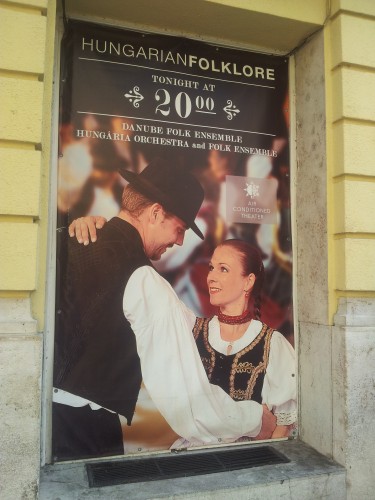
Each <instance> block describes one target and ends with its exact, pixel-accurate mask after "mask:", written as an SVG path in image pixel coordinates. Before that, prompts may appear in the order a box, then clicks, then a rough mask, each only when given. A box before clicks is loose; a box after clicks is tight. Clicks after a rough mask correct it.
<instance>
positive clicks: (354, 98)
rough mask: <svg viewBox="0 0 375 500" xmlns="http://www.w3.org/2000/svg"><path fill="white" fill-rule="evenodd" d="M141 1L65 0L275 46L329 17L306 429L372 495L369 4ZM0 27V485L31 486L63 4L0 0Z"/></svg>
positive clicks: (311, 83) (312, 94) (146, 24)
mask: <svg viewBox="0 0 375 500" xmlns="http://www.w3.org/2000/svg"><path fill="white" fill-rule="evenodd" d="M148 1H149V0H139V2H128V5H127V8H126V9H124V8H123V4H121V5H120V4H119V2H92V1H91V0H90V1H89V0H74V2H73V1H72V0H67V8H68V12H69V13H70V14H71V15H74V14H76V15H77V16H81V17H82V16H83V17H84V16H85V15H90V17H92V18H93V19H95V20H97V21H98V22H113V23H115V24H121V23H126V24H127V25H128V26H129V25H133V26H139V27H140V28H142V29H147V28H149V29H156V30H158V29H159V30H167V31H169V32H176V33H178V34H180V35H189V36H195V37H198V38H200V37H202V38H203V39H206V40H212V41H215V40H216V41H219V42H221V43H224V44H225V43H227V44H232V45H237V46H239V47H241V46H247V47H252V48H257V47H258V48H262V49H264V50H267V51H270V52H279V53H288V52H289V51H290V50H292V49H295V48H296V47H298V46H299V45H300V43H301V42H303V40H304V38H306V37H307V36H308V35H312V34H313V33H314V32H315V31H316V30H318V29H320V28H321V27H322V26H323V25H325V28H324V32H323V33H320V34H316V35H314V36H313V37H312V38H311V40H310V41H308V42H307V43H305V44H304V45H303V46H302V47H301V48H300V49H299V50H297V52H296V56H295V60H296V82H297V84H296V94H297V96H296V104H297V123H296V128H297V169H296V175H295V182H296V205H297V207H296V216H297V266H298V269H297V273H298V278H297V282H298V289H297V298H298V304H299V307H298V314H299V326H300V340H299V360H300V391H301V392H300V394H301V398H300V400H301V419H300V420H301V438H302V439H303V440H305V441H306V442H307V443H309V444H311V445H312V446H313V447H315V448H316V449H318V450H319V451H321V452H322V453H324V454H326V455H329V456H332V457H334V458H335V459H336V460H338V461H339V462H340V463H342V464H344V465H346V466H347V470H348V497H350V498H364V499H366V498H371V494H372V491H370V489H371V483H372V474H371V469H372V468H373V467H374V464H375V456H374V452H373V451H372V450H371V447H370V443H371V442H372V438H373V435H372V433H371V429H373V422H372V421H373V415H374V410H375V407H374V404H375V403H374V401H375V398H374V397H373V396H374V394H373V387H374V380H373V374H372V373H373V372H375V370H374V369H373V368H372V370H371V367H375V359H374V354H373V352H374V351H373V347H372V344H373V339H374V335H375V329H374V325H375V259H374V258H373V255H374V253H375V238H374V234H375V225H374V217H373V213H374V209H375V196H374V194H375V193H374V190H375V182H374V181H375V168H374V158H375V141H374V139H375V133H374V132H375V123H374V120H375V95H374V89H375V85H374V84H375V81H374V80H375V71H374V68H375V59H374V57H375V56H374V52H373V50H372V47H373V46H374V41H375V40H374V33H375V30H374V28H375V26H374V25H375V4H374V2H373V1H372V0H332V1H331V2H328V1H326V0H319V1H316V0H314V1H310V2H303V8H301V2H300V1H299V0H287V1H285V2H282V3H281V2H279V1H278V0H264V1H263V2H261V3H260V2H258V1H257V0H191V2H190V3H187V2H185V1H184V0H175V1H174V3H173V4H171V2H169V3H168V5H167V4H166V3H165V2H163V1H162V0H154V1H153V3H154V6H155V3H156V4H157V6H158V8H154V9H147V2H148ZM187 5H188V6H187ZM329 7H330V9H331V11H330V12H329ZM69 9H70V10H69ZM197 12H198V13H199V15H197ZM206 19H212V20H213V22H210V23H207V22H206V21H205V20H206ZM249 27H252V29H249ZM0 32H1V34H2V37H1V42H0V97H1V102H2V110H1V114H0V178H1V182H0V255H1V260H0V262H1V263H0V266H1V267H0V398H1V401H0V402H1V405H0V407H1V409H0V412H1V415H0V447H1V449H2V450H9V452H8V453H7V452H6V453H5V454H3V456H2V458H1V460H2V462H1V464H0V476H1V477H2V483H1V485H0V488H2V490H0V496H1V497H2V498H12V499H13V498H35V497H36V496H37V487H38V476H39V463H40V449H39V448H40V428H41V417H40V402H41V377H42V372H43V366H42V365H43V363H42V343H43V336H44V337H46V338H48V337H49V335H50V334H48V335H47V334H46V331H47V329H46V313H45V311H46V305H47V302H48V301H47V300H46V296H47V292H46V286H47V285H46V283H49V284H50V286H52V288H53V280H52V281H51V275H52V273H53V261H52V260H51V262H49V261H48V256H51V255H52V257H53V251H52V252H49V249H50V247H51V245H52V244H53V237H52V238H51V237H50V232H51V224H49V219H48V217H49V213H48V204H49V196H50V194H51V193H53V190H54V186H53V182H52V183H51V186H50V176H51V171H52V170H51V166H52V167H53V166H54V165H55V160H53V161H51V156H52V155H51V148H52V144H53V141H54V140H55V137H54V133H55V132H54V129H53V128H51V124H52V121H53V117H52V113H51V109H52V108H53V99H52V96H53V93H52V86H53V71H54V67H55V61H56V56H55V32H56V3H55V0H23V1H20V0H7V1H5V0H4V1H2V0H0ZM298 127H300V128H298ZM299 161H301V162H302V163H298V162H299ZM311 207H314V210H312V209H311ZM52 229H53V228H52ZM47 271H48V272H47ZM51 283H52V285H51ZM46 352H47V355H46V354H45V358H46V360H45V365H46V364H48V363H49V362H50V359H49V360H48V359H47V358H48V349H47V351H46ZM20 470H21V471H22V474H20V473H19V471H20Z"/></svg>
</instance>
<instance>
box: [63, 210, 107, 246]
mask: <svg viewBox="0 0 375 500" xmlns="http://www.w3.org/2000/svg"><path fill="white" fill-rule="evenodd" d="M106 222H107V219H105V218H104V217H101V216H100V215H99V216H94V215H90V216H87V217H80V218H79V219H76V220H74V221H73V222H72V223H71V224H70V226H69V236H70V237H71V238H73V237H74V236H75V237H76V238H77V241H78V243H83V244H84V245H88V244H89V243H90V239H91V241H92V242H93V243H94V242H95V241H96V230H97V229H101V228H102V227H103V226H104V224H105V223H106ZM89 236H90V238H89Z"/></svg>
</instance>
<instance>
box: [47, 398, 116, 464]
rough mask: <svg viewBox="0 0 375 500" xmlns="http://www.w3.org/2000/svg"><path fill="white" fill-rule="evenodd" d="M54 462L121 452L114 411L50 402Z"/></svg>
mask: <svg viewBox="0 0 375 500" xmlns="http://www.w3.org/2000/svg"><path fill="white" fill-rule="evenodd" d="M52 454H53V460H54V461H63V460H79V459H83V458H93V457H102V456H110V455H123V454H124V445H123V438H122V429H121V424H120V419H119V416H118V415H117V413H111V412H109V411H107V410H103V409H100V410H92V409H91V408H90V406H89V405H86V406H81V407H78V408H75V407H73V406H67V405H64V404H60V403H53V404H52Z"/></svg>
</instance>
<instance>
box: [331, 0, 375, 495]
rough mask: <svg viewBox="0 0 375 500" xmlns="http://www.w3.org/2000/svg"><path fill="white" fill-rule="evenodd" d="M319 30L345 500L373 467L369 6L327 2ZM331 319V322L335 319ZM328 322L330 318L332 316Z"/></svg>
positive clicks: (368, 487)
mask: <svg viewBox="0 0 375 500" xmlns="http://www.w3.org/2000/svg"><path fill="white" fill-rule="evenodd" d="M331 7H332V12H331V17H330V20H329V22H328V23H327V26H326V29H325V46H326V57H325V63H326V75H327V77H328V78H327V79H326V93H327V144H328V148H327V180H328V207H329V218H328V234H329V239H328V245H329V282H330V286H329V294H330V301H329V310H330V318H332V317H333V324H334V326H333V328H332V339H331V341H332V344H331V345H332V407H333V411H332V422H333V426H332V428H333V431H332V436H333V450H332V451H333V457H334V458H335V459H336V460H337V461H339V462H340V463H341V464H343V465H345V467H346V470H347V497H348V498H352V499H358V498H361V499H367V498H372V497H373V495H374V493H373V479H371V478H372V470H373V468H374V464H375V452H374V450H373V447H372V445H371V443H372V441H373V429H374V424H373V415H374V412H375V398H374V387H375V375H374V374H375V354H374V349H373V345H374V341H375V259H374V255H375V222H374V221H375V219H374V216H373V214H374V212H375V56H374V51H373V49H372V47H373V46H374V44H375V3H374V2H372V1H370V0H334V1H333V2H332V6H331ZM335 313H336V314H335ZM333 315H334V316H333Z"/></svg>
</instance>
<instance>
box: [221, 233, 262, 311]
mask: <svg viewBox="0 0 375 500" xmlns="http://www.w3.org/2000/svg"><path fill="white" fill-rule="evenodd" d="M219 246H222V247H231V248H233V249H234V250H237V252H238V253H239V255H240V262H241V265H242V272H243V276H248V275H249V274H254V276H255V283H254V287H253V289H252V291H251V296H252V298H253V300H254V317H255V319H258V320H259V319H260V317H261V311H260V309H261V293H262V287H263V282H264V266H263V261H262V255H261V253H260V252H259V250H258V249H257V248H256V247H255V246H253V245H250V243H247V242H246V241H243V240H235V239H233V240H225V241H223V242H222V243H220V245H219Z"/></svg>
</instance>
